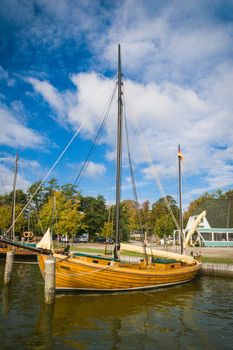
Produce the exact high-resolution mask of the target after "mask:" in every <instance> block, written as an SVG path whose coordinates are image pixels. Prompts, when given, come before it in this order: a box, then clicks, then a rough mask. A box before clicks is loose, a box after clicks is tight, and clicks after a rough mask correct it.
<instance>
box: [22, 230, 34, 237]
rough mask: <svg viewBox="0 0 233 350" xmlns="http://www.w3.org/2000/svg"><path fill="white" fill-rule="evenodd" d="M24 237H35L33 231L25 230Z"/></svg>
mask: <svg viewBox="0 0 233 350" xmlns="http://www.w3.org/2000/svg"><path fill="white" fill-rule="evenodd" d="M23 237H25V238H32V237H33V233H32V231H25V232H24V233H23Z"/></svg>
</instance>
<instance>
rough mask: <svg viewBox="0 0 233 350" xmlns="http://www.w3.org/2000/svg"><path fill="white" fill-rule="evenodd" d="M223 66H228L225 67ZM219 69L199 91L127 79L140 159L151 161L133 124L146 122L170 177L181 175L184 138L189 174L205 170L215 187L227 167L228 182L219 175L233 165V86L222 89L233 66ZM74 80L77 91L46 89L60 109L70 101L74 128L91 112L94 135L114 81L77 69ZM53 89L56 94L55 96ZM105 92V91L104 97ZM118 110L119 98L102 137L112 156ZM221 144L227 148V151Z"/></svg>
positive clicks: (88, 132) (156, 157)
mask: <svg viewBox="0 0 233 350" xmlns="http://www.w3.org/2000/svg"><path fill="white" fill-rule="evenodd" d="M220 71H221V72H223V67H222V68H221V70H220ZM215 73H216V72H215V71H214V72H213V73H212V75H210V76H209V78H208V79H206V80H203V81H202V82H200V84H199V86H198V91H196V89H192V88H191V87H189V88H185V87H182V86H179V85H177V84H174V83H173V84H172V83H169V82H167V83H163V84H161V85H159V84H156V83H149V84H140V83H137V82H133V81H130V80H126V81H125V82H124V90H125V98H126V100H125V106H126V110H127V117H128V120H129V122H128V124H129V125H128V128H129V133H130V144H131V151H132V156H133V158H134V161H135V162H136V164H145V158H146V154H145V150H144V146H143V144H142V143H140V141H139V139H138V138H137V137H136V136H135V131H134V130H133V128H135V127H137V125H138V123H140V125H141V127H142V131H143V138H144V142H145V143H146V144H147V146H148V148H149V150H150V153H151V156H152V159H153V161H155V163H156V169H157V172H158V174H159V176H163V177H164V176H165V177H167V178H171V177H175V176H177V170H176V168H177V156H176V155H177V145H178V144H179V143H181V146H182V150H183V153H184V156H185V162H184V172H185V176H186V177H191V176H193V175H198V176H202V177H203V179H204V181H205V182H206V178H208V177H209V185H210V182H211V187H214V186H216V187H217V186H218V185H219V184H220V183H224V181H225V180H224V178H225V177H224V174H223V173H222V179H223V180H222V182H221V180H220V178H219V177H220V174H221V172H222V170H223V169H224V167H225V166H226V168H227V169H228V174H229V175H230V174H231V171H232V169H231V168H228V167H227V164H228V163H229V161H230V160H231V158H232V155H231V154H230V152H229V150H230V149H232V147H233V140H232V133H231V130H232V118H231V110H232V101H233V99H232V93H231V92H229V91H228V89H227V93H226V94H224V93H222V94H219V93H218V91H222V90H224V89H225V86H229V84H230V81H232V78H233V70H228V74H227V75H226V74H218V75H217V78H216V79H217V82H216V80H215V79H214V75H215ZM72 81H73V83H74V84H75V85H76V87H77V91H76V92H74V93H72V94H71V93H70V94H69V93H68V92H63V93H59V92H58V91H57V90H56V89H55V88H54V87H52V86H51V87H50V88H49V89H48V90H43V92H42V91H40V93H41V94H42V95H43V97H44V98H45V99H46V101H47V102H48V103H50V106H51V107H52V108H53V109H54V110H55V111H57V113H58V114H59V113H60V109H59V106H60V103H61V101H63V102H64V103H65V106H66V110H67V114H66V120H67V123H68V124H69V125H71V126H72V127H73V128H74V129H76V128H77V127H78V126H79V125H80V124H81V123H82V122H83V120H84V118H87V117H88V118H89V119H88V121H87V123H86V124H85V125H84V128H83V135H84V136H85V137H88V138H90V137H92V138H93V135H95V133H96V131H97V130H96V129H97V124H98V120H100V116H101V112H102V111H103V109H104V104H105V103H106V101H107V99H108V97H109V96H110V92H111V91H112V89H113V86H114V85H113V83H112V82H111V81H110V80H108V79H106V78H103V77H100V76H98V75H97V74H95V73H86V74H84V73H83V74H77V75H75V76H73V77H72ZM47 84H48V83H47ZM50 91H53V93H54V94H55V96H53V97H54V98H52V99H51V94H50ZM94 92H95V93H96V94H94ZM100 92H102V93H103V94H102V97H101V94H100ZM96 95H97V97H96ZM215 95H216V98H214V97H215ZM94 96H95V98H94V102H93V98H92V97H94ZM54 101H58V102H57V103H54ZM93 106H94V107H95V108H96V109H94V107H93ZM116 115H117V114H116V101H114V103H113V108H112V110H111V113H110V117H109V120H108V122H107V124H106V131H105V134H104V136H103V137H102V142H104V143H106V144H107V145H108V154H107V155H108V159H111V160H112V159H114V158H115V151H114V149H115V135H116V132H115V129H116ZM132 126H133V127H132ZM219 148H224V149H225V151H224V152H223V151H222V153H223V154H222V155H221V154H220V151H219ZM223 156H224V159H223V158H221V157H223ZM125 158H126V155H124V159H125ZM218 159H221V163H219V162H217V160H218ZM213 168H215V169H216V171H217V172H218V174H219V176H218V177H217V176H216V177H213V176H212V173H211V169H213ZM225 171H226V169H225ZM142 173H143V174H144V175H145V176H146V177H147V178H151V175H152V174H153V171H152V170H151V169H150V168H147V167H145V168H144V170H143V172H142ZM227 178H228V180H227V184H229V185H230V182H231V183H233V180H230V176H228V177H227ZM225 182H226V181H225Z"/></svg>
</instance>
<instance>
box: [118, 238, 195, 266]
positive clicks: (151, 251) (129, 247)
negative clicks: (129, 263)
mask: <svg viewBox="0 0 233 350" xmlns="http://www.w3.org/2000/svg"><path fill="white" fill-rule="evenodd" d="M121 250H128V251H131V252H136V253H141V254H143V253H144V249H143V247H140V246H136V245H132V244H126V243H121ZM147 253H148V255H153V256H155V257H159V258H165V259H174V260H177V261H182V262H185V263H187V264H193V263H194V262H195V259H194V258H193V257H192V256H188V255H184V254H177V253H172V252H166V251H163V250H159V249H151V248H149V247H148V249H147Z"/></svg>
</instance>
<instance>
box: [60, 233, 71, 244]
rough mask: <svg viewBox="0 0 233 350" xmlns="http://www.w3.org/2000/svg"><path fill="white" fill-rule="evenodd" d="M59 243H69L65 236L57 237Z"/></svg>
mask: <svg viewBox="0 0 233 350" xmlns="http://www.w3.org/2000/svg"><path fill="white" fill-rule="evenodd" d="M59 241H60V242H62V243H69V239H68V237H67V236H65V235H62V236H60V237H59Z"/></svg>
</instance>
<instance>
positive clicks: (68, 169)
mask: <svg viewBox="0 0 233 350" xmlns="http://www.w3.org/2000/svg"><path fill="white" fill-rule="evenodd" d="M0 31H1V35H0V122H1V128H0V181H1V193H4V192H6V191H9V190H11V188H12V182H13V177H12V176H13V174H12V169H13V165H14V157H15V153H16V151H18V152H19V157H20V171H19V176H18V185H17V186H18V187H20V188H23V189H25V190H26V189H27V187H28V186H30V184H31V183H33V182H34V181H38V180H41V179H43V178H44V177H45V176H46V174H47V172H48V171H49V169H50V168H51V166H52V165H53V164H54V162H55V161H56V159H57V158H58V157H59V155H60V154H61V152H62V151H63V149H64V147H65V146H66V145H67V144H68V142H69V140H70V139H71V138H72V136H73V135H74V134H75V132H76V131H77V130H78V129H79V128H80V126H81V130H80V132H79V133H78V135H77V138H76V139H75V141H74V142H73V143H72V145H71V146H70V147H69V149H68V150H67V152H66V153H65V154H64V156H63V157H62V159H61V161H60V162H59V163H58V165H57V166H56V167H55V169H54V171H53V172H52V173H51V175H50V176H49V177H48V179H49V178H51V177H56V178H57V179H58V182H59V184H64V183H68V182H70V183H72V182H73V181H74V179H75V178H76V176H77V174H78V171H79V169H80V167H81V166H82V164H83V161H84V160H85V158H86V155H87V152H88V149H89V147H90V145H91V142H92V141H93V139H94V138H95V135H96V132H97V127H98V124H99V122H100V120H101V116H102V113H103V110H104V107H105V106H106V103H107V100H108V99H109V98H110V96H111V94H112V91H113V89H114V80H113V79H114V77H115V74H116V67H117V44H118V43H121V47H122V63H123V73H124V91H125V107H126V114H127V119H128V124H129V136H130V144H131V150H132V157H133V159H134V167H135V174H136V182H137V184H138V189H139V193H140V198H141V200H145V199H149V200H150V202H151V203H153V202H155V201H156V200H157V199H158V198H160V197H161V193H160V192H159V189H158V186H157V181H156V180H157V179H158V177H159V179H160V181H161V183H162V186H163V188H164V192H165V193H166V194H169V195H172V196H174V198H175V199H177V192H178V190H177V145H178V144H179V143H180V144H181V148H182V151H183V154H184V158H185V161H184V163H183V192H184V194H183V196H184V201H185V203H186V204H188V203H189V202H190V201H191V200H193V199H195V198H196V197H197V196H199V195H201V194H202V193H204V192H206V191H210V192H212V191H215V190H216V189H219V188H220V189H222V190H226V189H228V188H232V187H233V136H232V129H233V128H232V127H233V115H232V110H233V108H232V107H233V89H232V81H233V65H232V61H233V52H232V51H233V42H232V41H233V40H232V39H233V38H232V33H233V1H224V0H222V1H220V0H219V1H217V0H215V1H213V0H211V1H207V0H206V1H205V0H202V1H198V0H195V1H194V0H193V1H191V0H190V1H182V0H180V1H141V0H135V1H134V0H128V1H97V0H94V1H93V0H86V1H78V0H76V1H68V0H56V1H55V0H50V1H48V0H40V1H39V0H30V1H29V0H28V1H27V0H26V1H22V0H21V1H19V0H2V1H1V5H0ZM116 105H117V103H116V100H114V101H113V106H112V108H111V111H110V115H109V118H108V120H107V123H106V129H105V131H104V133H103V135H102V136H101V139H100V141H99V144H98V146H97V147H96V150H95V152H94V154H93V155H92V158H91V162H90V164H89V167H88V168H87V171H86V174H85V176H84V178H83V179H82V181H81V182H80V190H81V192H82V193H83V194H84V195H97V194H103V195H104V196H105V197H106V199H107V201H109V202H112V201H113V200H114V183H115V180H114V172H115V126H116V115H117V114H116ZM139 126H140V128H141V130H142V135H143V136H142V140H141V139H140V138H138V136H137V133H136V132H135V130H138V128H139ZM148 152H149V155H148ZM148 157H151V159H152V160H153V163H154V165H153V166H151V164H148V163H147V161H146V160H147V159H148ZM126 158H127V157H126V155H125V154H124V157H123V177H122V197H123V198H132V190H131V187H130V178H129V169H128V164H127V159H126Z"/></svg>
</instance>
